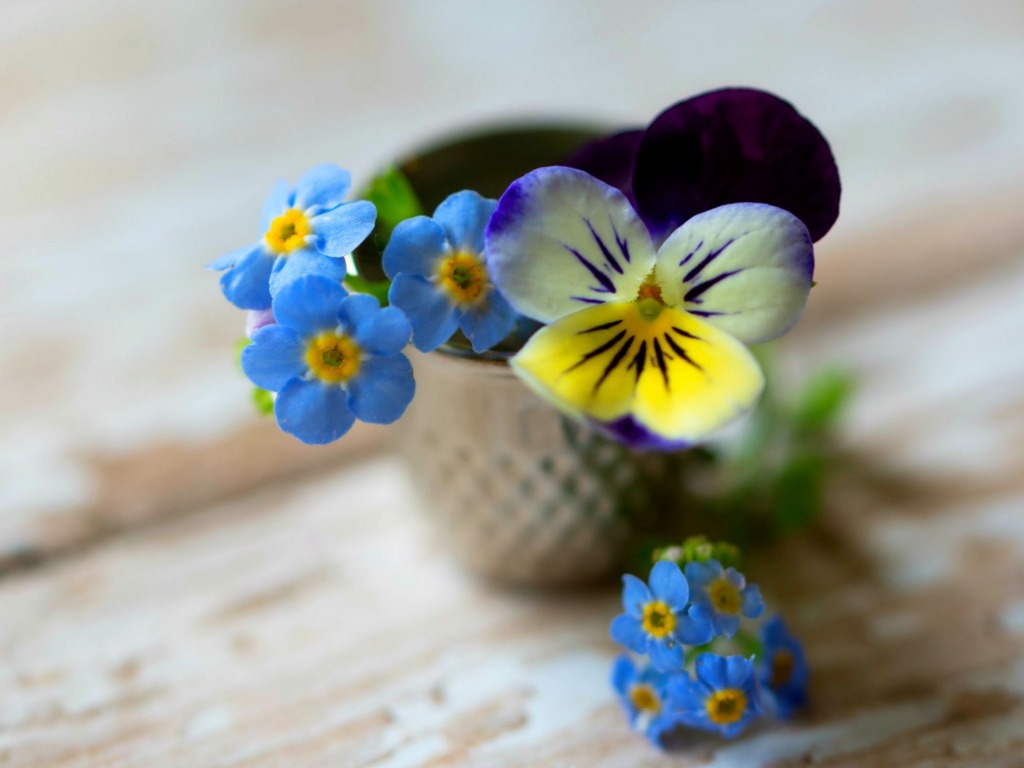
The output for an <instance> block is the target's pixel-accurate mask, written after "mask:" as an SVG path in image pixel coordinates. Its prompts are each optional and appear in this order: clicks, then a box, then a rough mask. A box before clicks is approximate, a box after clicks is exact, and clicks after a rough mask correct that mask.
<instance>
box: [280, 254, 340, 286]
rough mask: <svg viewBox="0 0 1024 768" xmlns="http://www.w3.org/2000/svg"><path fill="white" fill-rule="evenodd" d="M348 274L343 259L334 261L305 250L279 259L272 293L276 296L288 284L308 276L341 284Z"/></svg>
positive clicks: (328, 257)
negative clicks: (325, 278)
mask: <svg viewBox="0 0 1024 768" xmlns="http://www.w3.org/2000/svg"><path fill="white" fill-rule="evenodd" d="M347 274H348V273H347V271H346V269H345V261H344V260H343V259H334V258H331V257H330V256H324V255H323V254H322V253H317V252H316V251H313V250H311V249H309V248H303V249H302V250H298V251H293V252H292V253H290V254H289V255H287V256H282V257H280V258H278V260H277V263H276V264H274V272H273V274H271V275H270V293H271V295H272V296H276V295H277V292H278V291H280V290H281V289H282V288H283V287H284V286H286V285H287V284H288V283H291V282H293V281H295V280H298V279H299V278H300V277H304V276H306V275H320V276H321V277H327V278H330V279H331V280H334V281H335V282H337V283H340V282H341V281H342V280H344V279H345V276H346V275H347Z"/></svg>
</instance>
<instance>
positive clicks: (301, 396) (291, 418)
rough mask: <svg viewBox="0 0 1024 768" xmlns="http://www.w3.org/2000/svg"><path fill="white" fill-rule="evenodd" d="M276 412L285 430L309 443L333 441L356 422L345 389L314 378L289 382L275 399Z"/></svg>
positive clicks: (281, 426)
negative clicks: (347, 401)
mask: <svg viewBox="0 0 1024 768" xmlns="http://www.w3.org/2000/svg"><path fill="white" fill-rule="evenodd" d="M274 415H275V416H276V417H277V426H279V427H280V428H281V430H282V431H283V432H287V433H288V434H289V435H294V436H295V437H297V438H298V439H299V440H301V441H302V442H304V443H308V444H310V445H325V444H326V443H331V442H334V441H335V440H337V439H338V438H339V437H341V436H342V435H344V434H345V433H346V432H348V431H349V429H350V428H351V427H352V424H353V423H354V422H355V416H354V415H353V414H352V411H351V410H349V407H348V404H347V403H346V395H345V392H344V390H342V388H341V387H339V386H329V385H325V384H323V383H322V382H320V381H318V380H315V379H314V380H310V381H304V380H302V379H293V380H292V381H290V382H288V384H286V385H285V387H284V389H282V390H281V391H280V393H278V395H277V400H276V401H275V402H274Z"/></svg>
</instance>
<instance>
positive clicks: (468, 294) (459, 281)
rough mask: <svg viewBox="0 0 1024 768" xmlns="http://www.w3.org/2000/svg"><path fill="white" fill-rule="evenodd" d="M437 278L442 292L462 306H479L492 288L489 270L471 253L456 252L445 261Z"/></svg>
mask: <svg viewBox="0 0 1024 768" xmlns="http://www.w3.org/2000/svg"><path fill="white" fill-rule="evenodd" d="M437 278H438V282H439V283H440V286H441V288H442V290H443V291H444V292H445V293H446V294H448V296H449V297H450V298H451V299H452V301H454V302H455V303H456V304H458V305H461V306H472V305H474V304H478V303H479V302H480V301H481V300H483V298H484V297H485V296H486V295H487V292H488V290H489V288H490V284H489V280H488V275H487V268H486V267H485V266H484V263H483V261H482V260H481V259H480V257H479V256H477V255H476V254H475V253H470V252H469V251H455V252H454V253H452V254H451V255H450V256H448V257H447V258H445V259H443V260H442V261H441V264H440V266H439V267H438V270H437Z"/></svg>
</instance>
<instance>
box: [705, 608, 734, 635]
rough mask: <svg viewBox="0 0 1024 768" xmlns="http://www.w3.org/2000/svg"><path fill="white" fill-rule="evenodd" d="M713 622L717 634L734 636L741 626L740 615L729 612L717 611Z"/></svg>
mask: <svg viewBox="0 0 1024 768" xmlns="http://www.w3.org/2000/svg"><path fill="white" fill-rule="evenodd" d="M711 623H712V625H713V626H714V628H715V634H717V635H723V636H724V637H732V636H733V635H735V634H736V631H737V630H738V629H739V628H740V617H739V616H731V615H729V614H727V613H716V614H715V615H714V617H713V618H712V619H711Z"/></svg>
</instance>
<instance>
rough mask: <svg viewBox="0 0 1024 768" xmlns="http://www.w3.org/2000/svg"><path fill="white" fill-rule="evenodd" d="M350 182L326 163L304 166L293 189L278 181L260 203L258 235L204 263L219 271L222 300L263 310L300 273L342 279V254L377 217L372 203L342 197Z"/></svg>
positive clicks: (343, 172)
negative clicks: (261, 233) (348, 200)
mask: <svg viewBox="0 0 1024 768" xmlns="http://www.w3.org/2000/svg"><path fill="white" fill-rule="evenodd" d="M351 181H352V177H351V175H350V174H349V172H348V171H346V170H343V169H341V168H339V167H337V166H336V165H328V164H325V165H318V166H316V167H315V168H313V169H312V170H310V171H308V172H307V173H306V174H305V175H304V176H303V177H302V178H300V179H299V181H298V183H297V184H296V185H295V189H291V188H290V187H289V186H288V182H286V181H279V182H278V183H277V184H276V185H275V186H274V188H273V189H272V190H270V194H269V195H268V196H267V200H266V202H265V203H264V204H263V217H262V220H261V222H260V230H261V231H262V232H263V236H262V237H261V238H260V239H259V240H258V241H256V242H255V243H251V244H250V245H247V246H245V247H243V248H239V249H238V250H236V251H232V252H231V253H229V254H227V255H225V256H222V257H221V258H219V259H217V260H216V261H214V262H213V263H211V264H210V265H209V266H210V269H214V270H217V271H218V272H222V271H223V272H224V275H223V276H222V277H221V279H220V286H221V290H222V291H223V292H224V296H225V297H226V298H227V300H228V301H230V302H231V303H232V304H234V305H235V306H236V307H239V308H240V309H267V308H268V307H269V306H270V303H271V297H272V296H273V295H275V294H276V293H277V292H278V291H279V290H280V289H281V287H282V286H283V285H285V284H287V283H290V282H291V281H292V280H295V279H296V278H298V277H301V276H303V275H323V276H325V277H330V278H333V279H334V280H336V281H339V282H340V281H341V280H343V279H344V277H345V274H346V270H345V261H344V257H345V256H346V255H348V254H349V253H351V252H352V249H353V248H355V247H356V246H357V245H359V244H360V243H361V242H363V240H365V239H366V236H367V235H369V234H370V232H372V231H373V225H374V222H375V221H376V219H377V209H376V208H375V207H374V205H373V203H369V202H367V201H365V200H357V201H354V202H351V203H343V202H342V201H343V200H344V199H345V195H346V194H347V193H348V189H349V186H350V185H351ZM225 270H226V271H225Z"/></svg>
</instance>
